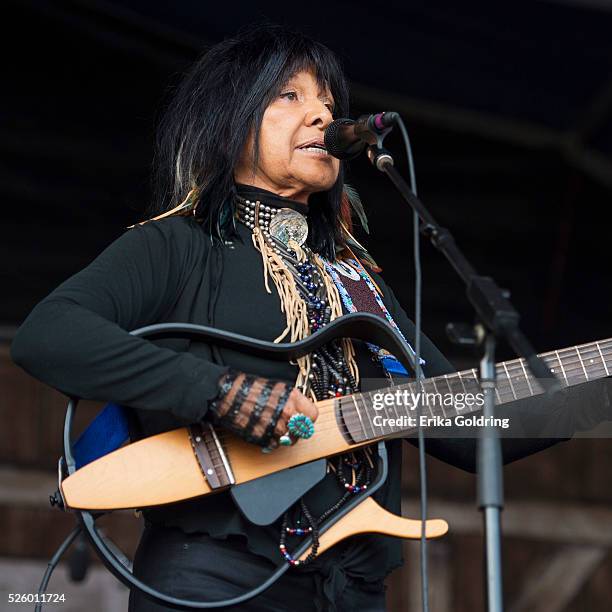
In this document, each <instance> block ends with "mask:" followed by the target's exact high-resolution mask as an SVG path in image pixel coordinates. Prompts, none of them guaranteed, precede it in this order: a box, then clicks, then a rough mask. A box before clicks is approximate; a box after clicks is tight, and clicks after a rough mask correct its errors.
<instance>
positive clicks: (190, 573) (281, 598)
mask: <svg viewBox="0 0 612 612" xmlns="http://www.w3.org/2000/svg"><path fill="white" fill-rule="evenodd" d="M274 568H275V566H274V565H273V564H272V563H271V562H270V561H269V560H268V559H266V558H265V557H261V556H259V555H255V554H253V553H251V552H249V551H248V550H247V548H246V545H245V543H244V538H241V537H240V536H229V537H228V539H227V540H219V539H215V538H212V537H210V536H208V535H206V534H200V533H197V534H186V533H184V532H183V531H182V530H180V529H176V528H161V527H152V528H148V529H146V530H145V532H144V534H143V537H142V540H141V541H140V545H139V547H138V551H137V552H136V557H135V559H134V574H135V576H136V577H137V578H139V579H140V580H142V581H143V582H144V583H145V584H148V585H150V586H152V587H154V588H156V589H157V590H159V591H161V592H163V593H167V594H168V595H172V596H174V597H180V598H183V599H193V600H196V601H214V600H219V599H228V598H231V597H235V596H237V595H241V594H242V593H244V592H246V591H247V590H251V589H252V588H253V587H255V586H257V585H259V584H261V583H262V582H263V581H264V580H265V579H266V578H268V577H269V576H270V574H271V573H272V571H273V570H274ZM321 581H322V580H321V577H320V576H316V575H315V574H313V573H302V572H299V571H293V570H289V571H287V572H286V573H285V574H284V575H283V576H282V577H281V578H280V579H279V580H278V581H277V582H275V583H274V585H272V586H271V587H270V588H269V589H268V590H266V591H264V592H263V593H262V594H261V595H258V596H257V597H255V598H253V599H251V600H249V601H247V602H245V603H242V604H239V605H237V606H231V607H229V608H220V609H221V610H232V611H238V610H239V611H240V612H242V611H245V612H255V611H257V612H260V611H261V612H263V611H266V612H286V611H291V612H315V611H328V610H334V609H335V610H336V611H337V612H353V611H354V610H360V611H364V612H384V611H385V593H384V590H383V586H382V584H378V585H376V586H372V585H369V584H368V583H365V582H364V581H361V580H359V579H352V578H350V577H348V578H347V585H346V587H345V588H344V589H343V591H342V593H341V594H339V596H338V597H337V598H336V601H335V602H334V603H333V604H332V603H331V602H329V601H328V600H327V601H326V599H325V597H323V596H322V595H321V593H320V590H321V589H320V588H318V587H317V583H319V585H320V584H321ZM318 591H319V593H318ZM169 610H173V608H170V607H167V606H161V605H159V604H156V603H154V602H153V601H152V600H150V599H148V598H147V597H145V596H144V595H142V594H141V593H139V592H137V591H132V592H131V593H130V605H129V612H162V611H169Z"/></svg>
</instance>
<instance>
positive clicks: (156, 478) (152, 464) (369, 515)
mask: <svg viewBox="0 0 612 612" xmlns="http://www.w3.org/2000/svg"><path fill="white" fill-rule="evenodd" d="M317 407H318V409H319V418H318V419H317V434H316V435H315V436H313V437H312V438H310V439H308V440H300V441H299V442H297V443H296V444H295V445H293V446H290V447H279V448H277V449H275V450H274V451H273V452H272V453H269V454H265V453H262V452H261V448H259V447H258V446H255V445H253V444H248V443H247V442H244V441H242V440H241V439H240V438H238V437H236V436H234V435H232V434H229V433H226V432H223V434H221V432H220V431H219V434H221V435H223V436H224V437H223V448H224V451H225V458H226V461H227V462H228V464H229V465H231V470H232V472H233V477H234V479H235V483H234V484H241V483H244V482H248V481H252V480H254V479H257V478H261V477H264V476H267V475H269V474H272V473H275V472H279V471H281V470H285V469H288V468H291V467H294V466H296V465H301V464H304V463H308V462H310V461H314V460H316V459H320V458H323V457H329V456H333V455H336V454H339V453H343V452H347V451H349V450H351V449H354V448H356V447H358V446H363V445H364V444H350V443H349V442H347V441H346V439H345V438H344V436H343V435H342V433H341V431H340V427H339V426H338V424H337V423H336V416H335V412H334V407H333V401H328V400H326V401H323V402H319V403H318V404H317ZM369 443H370V444H371V442H369ZM61 488H62V494H63V496H64V500H65V503H66V505H67V506H68V507H69V508H73V509H79V510H119V509H126V508H143V507H149V506H159V505H163V504H170V503H176V502H179V501H183V500H187V499H192V498H195V497H201V496H203V495H212V494H214V493H215V492H217V491H222V490H226V489H227V487H217V488H213V487H211V486H210V485H209V483H208V481H207V479H206V477H205V474H203V470H202V466H201V465H200V463H199V462H198V460H197V457H196V454H195V452H194V448H193V445H192V439H191V437H190V432H189V430H188V429H187V428H181V429H176V430H173V431H169V432H165V433H162V434H158V435H156V436H151V437H149V438H146V439H143V440H140V441H138V442H134V443H133V444H129V445H127V446H124V447H123V448H120V449H118V450H116V451H114V452H112V453H109V454H108V455H106V456H104V457H102V458H101V459H98V460H97V461H93V462H92V463H90V464H88V465H86V466H84V467H82V468H81V469H79V470H77V471H76V472H75V473H74V474H72V475H71V476H69V477H68V478H66V479H65V480H64V481H63V482H62V484H61ZM447 531H448V525H447V523H446V522H445V521H443V520H429V521H427V523H426V535H427V537H428V538H433V537H439V536H442V535H444V534H445V533H446V532H447ZM359 533H382V534H385V535H392V536H396V537H401V538H420V537H421V521H417V520H411V519H405V518H402V517H399V516H396V515H394V514H392V513H390V512H388V511H387V510H385V509H384V508H382V507H381V506H380V505H379V504H378V503H376V502H375V501H374V500H373V499H371V498H364V501H363V502H362V503H360V504H359V505H358V506H356V507H355V508H354V509H353V510H351V511H350V512H348V513H347V514H346V515H345V516H344V517H342V518H341V519H340V520H339V521H338V522H337V523H336V524H334V525H333V526H332V527H331V528H330V529H329V530H328V531H327V532H325V533H324V534H323V535H322V536H321V541H320V548H319V554H320V553H321V552H323V551H324V550H327V549H328V548H330V547H331V546H333V545H334V544H336V543H337V542H338V541H340V540H342V539H344V538H347V537H350V536H352V535H356V534H359ZM307 554H308V551H307V552H306V553H304V557H305V556H306V555H307Z"/></svg>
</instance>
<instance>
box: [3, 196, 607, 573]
mask: <svg viewBox="0 0 612 612" xmlns="http://www.w3.org/2000/svg"><path fill="white" fill-rule="evenodd" d="M263 195H264V196H266V197H268V202H269V203H271V204H273V205H274V204H276V205H281V206H288V207H291V208H295V209H298V210H300V211H301V212H304V213H306V211H307V207H306V205H301V204H299V203H295V202H292V201H290V200H286V199H284V198H278V197H277V196H272V195H271V194H266V192H264V194H263ZM238 234H239V236H238V238H237V239H235V240H233V241H232V244H229V245H227V244H226V245H223V246H222V245H220V244H219V243H217V242H213V241H212V240H211V238H210V236H209V235H207V234H206V233H205V232H204V231H203V229H202V228H201V227H200V226H199V225H198V224H197V223H196V222H195V221H194V220H193V219H191V218H185V217H170V218H167V219H163V220H160V221H154V222H149V223H146V224H145V225H143V226H138V227H136V228H134V229H132V230H130V231H127V232H126V233H125V234H124V235H123V236H122V237H120V238H119V239H118V240H117V241H115V242H114V243H113V244H111V245H110V246H109V247H108V248H107V249H106V250H105V251H104V252H103V253H102V254H101V255H100V256H99V257H98V258H96V259H95V260H94V261H93V262H92V263H91V264H90V265H89V266H87V267H86V268H85V269H83V270H82V271H81V272H79V273H77V274H76V275H74V276H73V277H71V278H69V279H68V280H67V281H65V282H64V283H63V284H61V285H60V286H59V287H58V288H57V289H56V290H55V291H53V292H52V293H51V294H50V295H49V296H48V297H47V298H45V299H44V300H43V301H42V302H41V303H40V304H38V305H37V306H36V307H35V308H34V310H33V311H32V313H31V314H30V316H29V317H28V318H27V320H26V321H25V322H24V324H23V325H22V326H21V328H20V329H19V331H18V333H17V335H16V337H15V339H14V341H13V344H12V347H11V351H12V357H13V360H14V361H15V362H16V363H17V364H19V365H21V366H22V367H23V368H24V369H26V370H27V371H28V372H29V373H30V374H32V375H33V376H34V377H36V378H38V379H39V380H41V381H43V382H45V383H46V384H48V385H50V386H52V387H55V388H57V389H59V390H60V391H62V392H63V393H65V394H67V395H70V396H77V397H81V398H84V399H92V400H101V401H112V402H116V403H118V404H123V405H126V406H129V407H131V408H133V409H134V411H135V414H136V416H137V423H138V427H137V429H136V430H135V431H133V432H132V434H133V437H140V436H149V435H153V434H156V433H159V432H162V431H167V430H170V429H174V428H176V427H180V426H183V425H186V424H189V423H192V422H195V421H199V420H201V419H203V418H205V417H206V413H207V408H208V403H209V401H210V400H211V399H212V398H213V397H214V396H215V395H216V393H217V382H218V380H219V378H220V376H221V374H223V373H224V372H225V371H226V370H227V368H228V367H230V366H231V367H233V368H234V369H237V370H241V371H245V372H249V373H255V374H258V375H260V376H265V377H269V378H278V379H284V380H287V381H291V382H293V381H294V380H295V377H296V374H297V366H295V365H291V364H289V363H283V362H278V361H273V360H265V359H263V358H259V357H253V356H250V355H245V354H242V353H239V352H236V351H232V350H229V349H218V348H216V347H211V346H209V345H207V344H204V343H197V342H189V341H186V340H180V339H179V340H164V341H159V342H156V343H152V342H149V341H147V340H143V339H140V338H137V337H134V336H131V335H130V334H128V333H127V331H128V330H131V329H135V328H137V327H141V326H144V325H147V324H152V323H158V322H189V323H197V324H202V325H213V326H215V327H217V328H219V329H224V330H228V331H232V332H237V333H240V334H244V335H246V336H251V337H255V338H260V339H265V340H273V339H274V338H275V337H277V336H278V335H279V334H280V333H281V332H282V330H283V329H284V328H285V324H286V323H285V316H284V314H283V313H282V312H281V310H280V300H279V297H278V295H277V293H276V291H275V290H274V289H273V290H272V293H267V292H266V289H265V286H264V277H263V265H262V259H261V255H260V254H259V252H258V251H256V249H255V248H254V246H253V244H252V241H251V237H250V230H249V229H248V228H246V227H245V226H243V225H241V224H238ZM372 276H373V278H374V279H375V281H376V282H377V284H378V285H379V287H380V288H381V290H382V294H383V300H384V302H385V305H386V306H387V308H388V310H389V312H390V313H391V315H392V316H393V318H394V320H395V321H396V323H397V325H398V326H399V327H400V329H401V330H402V332H403V333H404V335H405V337H406V338H407V340H408V341H409V342H410V343H414V326H413V324H412V322H411V321H410V320H409V319H408V317H407V315H406V313H405V312H404V310H403V309H402V307H401V306H400V305H399V303H398V301H397V299H396V298H395V295H394V293H393V291H392V290H391V288H390V287H388V286H387V285H386V284H385V282H384V281H383V279H382V278H381V277H380V276H379V275H377V274H374V273H373V274H372ZM272 287H273V285H272ZM421 346H422V356H423V358H424V359H425V361H426V365H425V367H424V371H425V375H426V376H436V375H439V374H444V373H448V372H451V371H453V370H454V368H453V367H452V366H451V364H450V363H449V362H448V361H447V359H446V358H445V357H444V356H443V355H442V354H441V353H440V351H439V350H438V349H437V348H436V347H435V346H434V345H433V344H432V343H431V341H429V340H428V339H427V338H426V337H425V336H423V337H422V341H421ZM355 348H356V353H357V363H358V366H359V368H360V372H361V376H362V377H363V378H366V377H367V378H375V377H381V376H382V375H383V374H382V370H381V369H380V366H379V365H378V363H375V362H374V361H373V360H372V358H371V353H370V352H369V351H368V349H367V348H366V347H365V345H364V344H363V343H361V342H355ZM598 393H599V394H598V395H597V396H596V397H595V399H594V401H595V402H603V401H604V400H603V399H602V397H603V392H598ZM605 400H606V401H607V404H606V406H609V399H608V396H607V395H605ZM567 403H568V400H567V397H564V399H563V401H561V404H562V405H563V406H565V405H566V404H567ZM515 404H516V406H515V411H516V413H518V412H520V411H521V410H522V411H525V410H530V409H531V407H532V406H533V404H529V402H528V401H525V400H524V401H522V402H516V403H515ZM569 414H570V412H569V411H565V413H564V416H563V418H565V419H571V418H572V417H571V416H568V415H569ZM564 431H567V428H566V429H565V430H564ZM553 442H554V441H553V440H518V439H515V440H504V441H503V452H504V461H505V462H508V461H511V460H514V459H517V458H519V457H522V456H525V455H527V454H530V453H532V452H535V451H536V450H539V449H541V448H545V447H546V446H549V445H550V444H552V443H553ZM386 444H387V449H388V454H389V468H390V469H389V476H388V478H387V481H386V482H385V484H384V486H383V487H382V488H381V489H380V490H379V491H378V492H377V493H376V494H375V499H376V500H377V501H378V502H379V503H381V504H382V505H383V506H384V507H386V508H387V509H389V510H390V511H392V512H394V513H396V514H399V513H400V478H401V476H400V467H401V441H399V440H393V441H390V442H387V443H386ZM427 451H428V453H430V454H432V455H435V456H436V457H438V458H440V459H442V460H444V461H447V462H449V463H452V464H454V465H457V466H459V467H461V468H463V469H467V470H470V471H473V469H474V466H475V441H474V440H461V439H447V440H441V439H436V440H428V444H427ZM339 496H340V490H339V487H338V485H337V483H336V481H335V478H334V476H333V474H330V475H328V476H327V477H326V478H324V480H323V481H322V482H321V483H319V484H318V485H317V486H316V487H314V488H313V489H312V490H311V491H310V492H309V493H308V494H307V496H306V498H307V503H308V504H309V506H310V507H311V509H312V512H313V514H314V515H315V516H316V515H318V514H320V513H322V512H323V511H324V510H326V509H327V508H328V507H329V506H330V505H331V504H333V503H334V502H335V501H337V499H338V497H339ZM145 516H146V517H147V519H148V520H149V521H151V522H156V523H164V524H166V525H171V526H178V527H180V528H182V529H184V530H185V531H204V532H208V533H210V534H211V535H213V536H217V537H225V536H226V535H227V534H230V533H233V534H243V535H245V536H246V537H247V538H248V546H249V548H250V549H251V550H253V551H255V552H257V553H259V554H262V555H264V556H267V557H269V558H270V559H272V560H273V561H275V562H278V561H279V559H280V557H279V555H278V550H277V545H278V537H279V526H278V524H273V525H271V526H269V527H265V528H262V527H255V526H254V525H252V524H251V523H249V522H248V521H246V519H244V518H243V516H242V515H241V514H240V513H239V511H238V510H237V508H236V507H235V505H234V503H233V501H232V499H231V497H230V495H229V493H220V494H217V495H214V496H207V497H206V498H202V499H196V500H192V501H189V502H183V503H179V504H173V505H170V506H165V507H163V508H160V509H152V510H149V511H147V513H146V515H145ZM340 559H341V561H340ZM332 561H333V562H334V564H335V565H338V564H339V565H341V566H342V568H343V571H346V572H347V573H350V574H352V575H356V576H362V577H364V576H365V577H370V578H376V577H382V576H384V575H385V574H386V573H388V571H390V570H391V569H392V568H393V567H395V566H397V565H398V564H399V563H400V562H401V549H400V545H399V541H397V540H394V539H391V538H383V537H379V536H369V535H368V536H359V537H356V538H351V539H350V540H349V542H348V543H345V544H343V545H338V546H336V547H335V548H334V549H332V550H331V551H329V552H328V553H326V554H324V555H321V560H320V563H321V564H327V567H328V568H329V567H330V564H331V562H332Z"/></svg>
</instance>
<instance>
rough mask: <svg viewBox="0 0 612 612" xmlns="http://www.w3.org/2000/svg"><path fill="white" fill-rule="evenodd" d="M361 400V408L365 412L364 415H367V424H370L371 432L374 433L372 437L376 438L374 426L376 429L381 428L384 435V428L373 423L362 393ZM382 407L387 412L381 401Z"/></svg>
mask: <svg viewBox="0 0 612 612" xmlns="http://www.w3.org/2000/svg"><path fill="white" fill-rule="evenodd" d="M361 401H362V403H363V408H364V412H365V413H366V416H367V417H368V424H369V425H370V428H371V429H372V433H373V434H374V437H375V438H377V437H378V436H377V434H376V429H374V428H375V427H378V429H381V430H382V435H383V436H384V435H385V428H384V427H383V426H382V425H374V422H373V419H372V414H371V413H370V411H369V410H368V406H367V404H366V403H365V402H364V400H363V394H361ZM383 409H384V410H385V412H387V409H386V408H385V407H384V402H383Z"/></svg>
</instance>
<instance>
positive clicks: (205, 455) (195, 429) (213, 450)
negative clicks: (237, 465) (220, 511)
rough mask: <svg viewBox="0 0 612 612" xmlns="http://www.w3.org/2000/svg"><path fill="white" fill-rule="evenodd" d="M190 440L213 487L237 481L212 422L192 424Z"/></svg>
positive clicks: (205, 475)
mask: <svg viewBox="0 0 612 612" xmlns="http://www.w3.org/2000/svg"><path fill="white" fill-rule="evenodd" d="M189 440H190V441H191V448H193V453H194V455H195V458H196V460H197V462H198V465H199V466H200V470H201V471H202V475H203V476H204V478H206V480H207V482H208V484H209V485H210V488H211V489H219V488H221V487H227V486H229V485H233V484H235V483H236V479H235V478H234V474H233V472H232V468H231V467H230V464H229V461H228V460H227V456H226V454H225V451H224V450H223V446H222V444H221V441H220V440H219V437H218V436H217V432H216V431H215V428H214V427H213V426H212V425H211V424H210V423H204V424H200V423H194V424H193V425H190V427H189Z"/></svg>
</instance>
